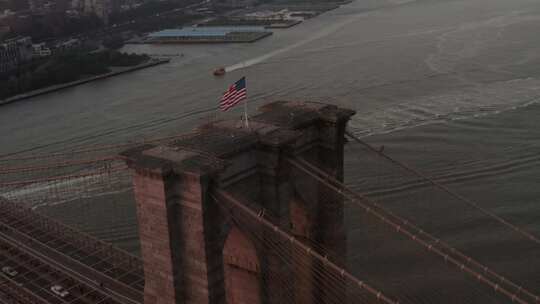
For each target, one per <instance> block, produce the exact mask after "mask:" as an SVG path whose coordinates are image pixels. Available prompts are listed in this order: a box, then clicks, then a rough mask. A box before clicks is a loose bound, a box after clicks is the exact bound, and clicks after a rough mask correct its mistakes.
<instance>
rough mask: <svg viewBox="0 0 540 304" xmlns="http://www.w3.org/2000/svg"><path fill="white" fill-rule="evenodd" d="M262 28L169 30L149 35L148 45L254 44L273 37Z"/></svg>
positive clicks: (209, 27)
mask: <svg viewBox="0 0 540 304" xmlns="http://www.w3.org/2000/svg"><path fill="white" fill-rule="evenodd" d="M271 34H272V32H270V31H268V30H266V29H265V28H264V27H262V26H235V27H221V26H215V27H214V26H204V27H186V28H181V29H168V30H163V31H159V32H155V33H151V34H150V35H148V38H147V40H146V42H148V43H223V42H253V41H255V40H258V39H261V38H263V37H266V36H269V35H271Z"/></svg>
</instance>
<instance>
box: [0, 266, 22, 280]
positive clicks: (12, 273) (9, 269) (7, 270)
mask: <svg viewBox="0 0 540 304" xmlns="http://www.w3.org/2000/svg"><path fill="white" fill-rule="evenodd" d="M2 272H3V273H5V274H7V275H8V276H10V277H12V278H13V277H15V276H16V275H18V274H19V273H18V272H17V270H15V269H13V267H10V266H4V267H2Z"/></svg>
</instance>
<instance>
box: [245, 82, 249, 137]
mask: <svg viewBox="0 0 540 304" xmlns="http://www.w3.org/2000/svg"><path fill="white" fill-rule="evenodd" d="M244 84H245V86H246V87H247V83H246V77H245V76H244ZM244 119H245V120H246V129H249V117H248V96H247V94H246V99H245V100H244Z"/></svg>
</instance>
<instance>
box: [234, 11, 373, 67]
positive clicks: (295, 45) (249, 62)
mask: <svg viewBox="0 0 540 304" xmlns="http://www.w3.org/2000/svg"><path fill="white" fill-rule="evenodd" d="M362 16H364V14H357V15H352V16H350V17H349V18H347V19H345V20H343V21H341V22H338V23H335V24H332V25H331V26H329V27H326V28H324V29H323V30H321V31H319V32H317V33H315V34H314V35H312V36H309V37H308V38H306V39H303V40H300V41H298V42H296V43H293V44H291V45H289V46H286V47H284V48H281V49H277V50H275V51H272V52H270V53H267V54H264V55H262V56H259V57H255V58H253V59H249V60H246V61H242V62H239V63H237V64H233V65H231V66H228V67H226V68H225V71H227V72H232V71H236V70H239V69H243V68H247V67H250V66H253V65H255V64H259V63H261V62H264V61H266V60H268V59H270V58H272V57H274V56H277V55H280V54H283V53H286V52H288V51H291V50H293V49H295V48H298V47H301V46H303V45H305V44H307V43H310V42H312V41H315V40H318V39H321V38H324V37H326V36H328V35H331V34H333V33H335V32H337V31H338V30H340V29H341V28H343V27H345V26H347V25H349V24H350V23H352V22H354V21H356V20H357V19H359V18H360V17H362Z"/></svg>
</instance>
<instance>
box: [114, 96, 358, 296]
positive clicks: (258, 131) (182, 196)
mask: <svg viewBox="0 0 540 304" xmlns="http://www.w3.org/2000/svg"><path fill="white" fill-rule="evenodd" d="M353 114H354V112H353V111H351V110H347V109H342V108H338V107H336V106H332V105H326V104H320V103H307V102H275V103H271V104H268V105H266V106H264V107H262V108H261V109H260V113H259V114H257V115H256V116H254V117H252V118H251V120H250V130H247V129H245V128H242V127H241V125H239V122H232V121H220V122H215V123H211V124H209V125H206V126H203V127H201V128H200V129H199V130H198V132H196V134H194V135H192V136H187V137H185V138H182V139H180V140H177V141H174V142H171V143H169V144H167V145H157V146H153V145H144V146H141V147H138V148H135V149H132V150H129V151H126V152H124V153H123V155H124V156H125V157H127V159H128V164H129V166H130V168H132V169H133V170H132V171H133V183H134V188H135V198H136V202H137V215H138V222H139V232H140V240H141V251H142V257H143V261H144V271H145V280H146V284H145V298H144V303H145V304H154V303H159V304H161V303H163V304H173V303H185V304H207V303H208V304H217V303H220V304H221V303H223V304H225V303H228V304H258V303H261V304H263V303H264V304H278V303H280V302H282V300H280V299H283V297H286V296H287V295H286V294H285V292H291V291H292V292H293V294H294V295H295V302H296V303H302V304H304V303H305V304H310V303H312V302H313V299H314V297H317V299H318V300H319V301H320V300H322V301H323V302H324V298H325V295H324V292H323V291H322V290H315V289H314V288H312V285H310V283H309V280H305V278H304V279H303V278H301V277H300V276H297V275H296V274H295V270H294V269H284V268H282V267H281V266H280V262H279V260H278V257H277V256H276V253H275V252H273V251H272V250H271V249H270V248H265V247H264V246H263V245H261V244H259V243H257V242H256V241H255V240H254V237H253V235H252V232H253V231H255V229H257V227H248V228H249V229H246V227H241V226H239V225H237V224H236V223H235V222H234V221H233V220H231V218H230V216H228V215H227V214H226V212H224V210H223V208H222V207H220V206H219V203H217V202H216V201H214V199H213V196H212V191H213V189H223V190H226V191H228V192H229V193H231V194H232V195H234V196H235V197H237V198H239V199H241V200H242V201H244V202H249V204H251V205H252V206H253V207H257V208H261V207H262V208H265V210H266V212H267V213H269V215H270V216H271V217H272V218H273V219H275V220H276V221H277V223H276V224H278V225H279V226H281V227H282V228H284V229H285V230H287V231H292V233H293V234H294V235H295V236H296V237H298V238H299V239H302V240H308V239H311V240H315V241H317V242H318V243H320V244H321V245H323V246H324V247H326V248H327V249H328V250H329V251H330V254H331V255H332V256H333V257H334V258H336V259H337V260H338V262H340V263H344V262H345V253H346V233H345V230H344V214H343V207H342V204H339V203H338V204H336V202H339V201H340V199H341V198H339V197H337V196H336V195H335V194H333V193H331V192H330V191H328V190H325V188H324V187H321V186H320V185H318V184H317V182H316V181H314V180H313V179H310V178H307V177H306V176H305V175H302V174H301V173H300V172H297V171H296V170H294V169H292V166H291V165H290V164H289V163H288V162H287V160H286V159H287V157H288V156H290V155H296V156H301V157H303V158H305V159H307V160H309V161H310V162H312V163H313V164H315V165H317V166H318V167H319V168H321V169H324V170H325V171H326V172H327V173H329V174H331V175H332V176H334V177H336V178H338V179H339V180H343V145H344V131H345V127H346V124H347V122H348V120H349V119H350V117H351V116H352V115H353ZM291 258H294V256H291ZM269 274H273V276H272V277H273V278H276V277H277V278H279V277H288V278H291V277H292V278H295V280H294V282H295V283H294V286H290V284H285V283H284V282H281V281H280V280H279V279H278V280H275V279H274V280H265V279H264V278H265V277H268V276H269ZM334 300H335V299H334Z"/></svg>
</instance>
